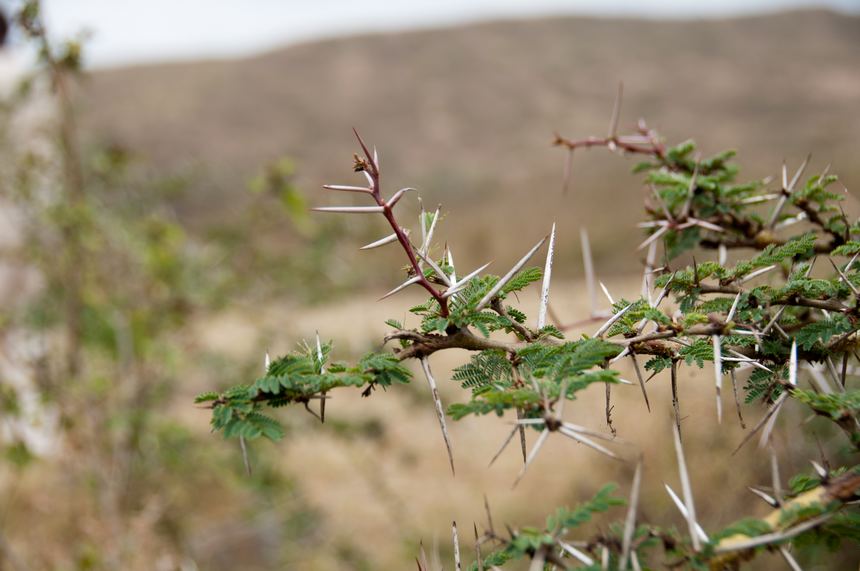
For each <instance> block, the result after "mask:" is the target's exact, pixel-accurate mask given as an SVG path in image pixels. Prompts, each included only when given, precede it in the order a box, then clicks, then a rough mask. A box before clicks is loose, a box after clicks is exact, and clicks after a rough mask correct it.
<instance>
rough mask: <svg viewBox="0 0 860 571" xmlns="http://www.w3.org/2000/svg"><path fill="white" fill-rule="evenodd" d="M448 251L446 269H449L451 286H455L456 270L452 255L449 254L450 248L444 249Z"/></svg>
mask: <svg viewBox="0 0 860 571" xmlns="http://www.w3.org/2000/svg"><path fill="white" fill-rule="evenodd" d="M446 249H447V250H448V267H450V268H451V285H452V286H456V285H457V269H456V267H455V266H454V254H453V253H452V252H451V248H446Z"/></svg>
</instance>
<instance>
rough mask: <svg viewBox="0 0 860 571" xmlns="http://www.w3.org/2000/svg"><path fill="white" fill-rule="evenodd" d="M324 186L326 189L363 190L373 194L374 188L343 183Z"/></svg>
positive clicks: (342, 190)
mask: <svg viewBox="0 0 860 571" xmlns="http://www.w3.org/2000/svg"><path fill="white" fill-rule="evenodd" d="M323 188H324V189H326V190H339V191H341V192H363V193H365V194H372V193H373V190H371V189H369V188H367V187H364V186H347V185H343V184H324V185H323Z"/></svg>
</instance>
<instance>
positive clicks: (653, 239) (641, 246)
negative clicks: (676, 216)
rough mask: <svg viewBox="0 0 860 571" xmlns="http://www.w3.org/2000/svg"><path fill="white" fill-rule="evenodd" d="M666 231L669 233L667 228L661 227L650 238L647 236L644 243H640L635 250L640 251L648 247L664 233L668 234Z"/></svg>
mask: <svg viewBox="0 0 860 571" xmlns="http://www.w3.org/2000/svg"><path fill="white" fill-rule="evenodd" d="M668 231H669V226H663V227H661V228H660V229H659V230H657V231H656V232H654V233H653V234H651V235H650V236H648V238H646V239H645V241H644V242H642V243H641V244H639V247H638V248H636V249H637V250H642V249H644V248H645V247H646V246H648V245H649V244H650V243H651V242H654V241H655V240H657V239H658V238H660V237H661V236H662V235H663V234H665V233H666V232H668Z"/></svg>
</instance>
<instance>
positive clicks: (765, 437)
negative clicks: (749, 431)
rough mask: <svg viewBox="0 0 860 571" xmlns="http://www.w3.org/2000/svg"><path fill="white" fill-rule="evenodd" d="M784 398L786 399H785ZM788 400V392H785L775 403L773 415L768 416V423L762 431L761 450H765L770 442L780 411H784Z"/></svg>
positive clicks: (759, 443) (759, 445)
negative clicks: (783, 408)
mask: <svg viewBox="0 0 860 571" xmlns="http://www.w3.org/2000/svg"><path fill="white" fill-rule="evenodd" d="M783 396H784V397H785V398H783ZM786 398H788V392H784V393H782V394H781V395H779V398H778V399H777V400H776V402H775V403H774V407H773V414H769V415H768V416H767V421H766V422H765V423H764V425H763V426H764V428H763V429H762V431H761V437H760V438H759V441H758V447H759V448H764V447H765V445H766V444H767V443H768V442H769V441H770V435H771V433H772V432H773V427H774V426H775V425H776V419H777V418H778V417H779V411H780V410H782V405H783V403H785V400H786Z"/></svg>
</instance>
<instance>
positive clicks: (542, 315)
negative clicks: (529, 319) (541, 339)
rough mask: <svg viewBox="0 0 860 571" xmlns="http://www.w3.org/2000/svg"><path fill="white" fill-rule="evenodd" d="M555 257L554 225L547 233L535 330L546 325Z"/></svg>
mask: <svg viewBox="0 0 860 571" xmlns="http://www.w3.org/2000/svg"><path fill="white" fill-rule="evenodd" d="M554 255H555V223H554V222H553V225H552V230H551V231H550V233H549V246H547V250H546V263H545V264H544V270H543V283H542V284H541V292H540V306H539V307H538V320H537V328H538V330H540V329H542V328H543V326H544V325H546V312H547V307H548V305H549V283H550V279H551V278H552V262H553V256H554Z"/></svg>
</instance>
